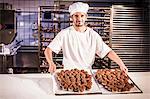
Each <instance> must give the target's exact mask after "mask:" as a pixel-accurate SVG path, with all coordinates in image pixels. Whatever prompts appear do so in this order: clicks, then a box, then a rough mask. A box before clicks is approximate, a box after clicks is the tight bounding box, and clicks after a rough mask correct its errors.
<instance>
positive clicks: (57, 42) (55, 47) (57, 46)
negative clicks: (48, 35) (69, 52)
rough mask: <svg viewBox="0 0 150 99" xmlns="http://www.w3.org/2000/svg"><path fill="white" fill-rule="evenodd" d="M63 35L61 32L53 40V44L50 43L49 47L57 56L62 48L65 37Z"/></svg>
mask: <svg viewBox="0 0 150 99" xmlns="http://www.w3.org/2000/svg"><path fill="white" fill-rule="evenodd" d="M62 34H63V33H62V32H59V33H58V34H57V35H56V37H55V38H54V39H53V40H52V42H50V44H49V45H48V46H47V47H48V48H50V49H51V50H52V51H53V52H55V53H56V54H58V53H59V51H60V50H61V48H62V37H63V36H62Z"/></svg>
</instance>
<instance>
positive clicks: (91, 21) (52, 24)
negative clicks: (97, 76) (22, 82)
mask: <svg viewBox="0 0 150 99" xmlns="http://www.w3.org/2000/svg"><path fill="white" fill-rule="evenodd" d="M47 15H48V16H47ZM110 19H111V8H109V7H91V8H90V10H89V12H88V21H87V25H88V26H89V27H91V28H93V29H94V30H95V31H97V32H98V33H99V35H101V36H102V39H103V40H104V42H105V43H106V44H108V45H109V46H110V47H111V29H110V27H111V26H110V23H111V22H110ZM71 23H72V22H71V21H70V18H69V12H68V10H67V8H65V7H56V6H40V7H39V15H38V31H39V32H38V34H39V35H38V38H39V44H38V45H39V46H38V48H39V61H40V62H39V64H40V68H45V69H46V68H48V64H47V62H46V59H45V56H44V50H45V48H46V47H47V45H48V44H49V43H50V42H51V41H52V40H53V38H54V37H55V36H56V35H57V33H58V32H59V31H60V30H61V29H63V28H66V27H68V26H70V25H71ZM62 57H63V55H62V52H60V53H59V54H54V53H53V58H54V62H55V63H56V64H57V68H62ZM110 64H111V61H110V60H109V59H108V58H104V59H100V58H99V57H97V56H96V59H95V63H94V64H93V68H105V67H107V68H109V67H110ZM44 71H45V70H44Z"/></svg>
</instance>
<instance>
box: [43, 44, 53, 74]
mask: <svg viewBox="0 0 150 99" xmlns="http://www.w3.org/2000/svg"><path fill="white" fill-rule="evenodd" d="M44 54H45V57H46V60H47V62H48V64H49V69H48V71H49V72H50V73H53V72H55V70H56V65H55V64H54V62H53V56H52V50H51V49H50V48H48V47H47V48H46V49H45V51H44Z"/></svg>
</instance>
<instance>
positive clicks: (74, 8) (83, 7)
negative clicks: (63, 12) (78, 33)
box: [69, 2, 89, 15]
mask: <svg viewBox="0 0 150 99" xmlns="http://www.w3.org/2000/svg"><path fill="white" fill-rule="evenodd" d="M88 9H89V5H88V4H87V3H82V2H76V3H73V4H72V5H70V6H69V13H70V15H73V14H74V13H76V12H84V13H87V12H88Z"/></svg>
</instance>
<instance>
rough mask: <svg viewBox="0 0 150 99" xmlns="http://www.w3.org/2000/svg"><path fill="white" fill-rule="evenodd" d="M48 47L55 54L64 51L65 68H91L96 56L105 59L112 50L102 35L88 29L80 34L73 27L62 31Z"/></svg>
mask: <svg viewBox="0 0 150 99" xmlns="http://www.w3.org/2000/svg"><path fill="white" fill-rule="evenodd" d="M48 47H49V48H50V49H51V50H52V51H53V52H55V53H59V51H60V50H61V49H62V51H63V65H64V68H67V69H68V68H89V67H90V66H92V64H93V63H94V59H95V54H97V55H98V56H100V57H101V58H103V57H105V56H106V55H107V54H108V53H109V52H110V51H111V48H110V47H108V46H107V45H106V44H105V43H104V42H103V40H102V38H101V37H100V35H99V34H98V33H97V32H96V31H94V30H93V29H92V28H89V27H87V29H86V31H85V32H78V31H76V30H75V29H74V27H73V26H70V27H68V28H66V29H63V30H61V31H60V32H59V33H58V34H57V35H56V37H55V38H54V39H53V41H52V42H51V43H50V44H49V45H48Z"/></svg>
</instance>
